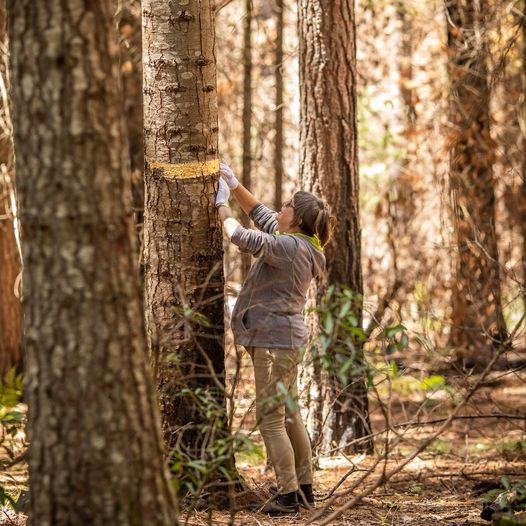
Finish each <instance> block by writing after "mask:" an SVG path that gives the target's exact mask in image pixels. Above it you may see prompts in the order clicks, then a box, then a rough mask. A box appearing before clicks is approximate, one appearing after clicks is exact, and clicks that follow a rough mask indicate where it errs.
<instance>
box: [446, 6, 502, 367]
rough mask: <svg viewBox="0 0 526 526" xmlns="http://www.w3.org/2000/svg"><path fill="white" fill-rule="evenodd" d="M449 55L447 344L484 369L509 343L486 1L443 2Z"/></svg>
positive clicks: (466, 362) (466, 361)
mask: <svg viewBox="0 0 526 526" xmlns="http://www.w3.org/2000/svg"><path fill="white" fill-rule="evenodd" d="M446 10H447V16H446V20H447V29H448V48H449V53H448V56H449V64H448V69H449V79H450V92H449V105H450V117H449V119H450V126H451V131H450V133H449V149H450V152H451V153H450V192H451V199H452V207H453V214H454V217H453V224H454V229H455V236H456V243H457V248H458V254H457V261H456V270H455V277H454V280H455V281H454V283H453V290H452V314H451V318H452V326H451V333H450V345H451V346H452V348H453V349H454V351H455V353H456V357H457V360H458V361H459V362H460V363H461V364H462V365H465V366H468V367H472V366H478V367H483V366H484V365H485V364H486V363H487V362H488V361H489V360H490V359H491V357H492V354H493V352H494V349H495V348H496V347H498V345H499V343H500V342H502V341H504V340H505V339H506V327H505V323H504V317H503V313H502V306H501V290H500V276H499V258H498V250H497V236H496V233H495V192H494V182H493V168H492V166H493V160H494V156H495V153H494V145H493V141H492V139H491V137H490V116H489V97H490V92H489V87H488V80H487V74H488V70H487V64H486V61H487V56H488V43H487V36H486V33H485V29H484V28H485V27H486V26H485V16H486V12H487V7H486V1H485V0H479V1H478V2H471V1H468V0H449V1H448V2H447V3H446Z"/></svg>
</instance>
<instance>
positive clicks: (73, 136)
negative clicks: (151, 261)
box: [8, 0, 177, 526]
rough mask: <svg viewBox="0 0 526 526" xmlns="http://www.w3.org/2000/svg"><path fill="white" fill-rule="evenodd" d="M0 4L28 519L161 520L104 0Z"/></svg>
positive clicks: (164, 517)
mask: <svg viewBox="0 0 526 526" xmlns="http://www.w3.org/2000/svg"><path fill="white" fill-rule="evenodd" d="M8 6H9V15H10V20H9V29H10V34H9V37H10V45H11V54H10V56H11V58H12V63H11V79H12V86H13V90H12V94H13V103H14V106H13V108H14V110H13V123H14V129H15V148H16V152H17V159H16V161H17V190H18V195H19V199H20V216H21V224H22V228H23V255H24V314H25V318H24V333H25V348H26V352H27V355H26V359H27V363H26V377H25V393H26V396H27V401H28V404H29V423H28V433H29V435H28V436H29V443H30V448H29V486H30V492H31V499H30V523H31V524H34V525H38V526H86V525H87V524H90V525H94V526H102V525H107V524H113V525H122V526H132V525H133V526H138V525H162V526H169V525H170V526H171V525H173V524H174V522H177V518H176V516H175V511H174V510H175V506H174V500H173V495H172V493H171V487H170V483H169V480H168V477H167V475H166V473H165V469H164V464H163V455H162V446H161V437H160V428H159V418H158V414H157V409H156V402H155V399H154V396H153V389H152V385H151V381H150V378H149V370H148V363H147V359H146V352H145V350H146V342H145V337H144V330H143V328H144V326H143V322H142V313H141V309H140V304H139V293H138V284H137V279H136V278H137V272H136V269H135V267H134V262H133V254H134V247H133V246H132V244H133V240H134V235H133V228H134V225H133V217H132V211H131V192H130V181H129V178H130V175H129V161H128V151H127V143H126V140H125V131H124V122H123V119H122V110H121V105H122V92H121V89H120V80H119V68H118V64H119V61H118V56H119V49H118V43H117V38H116V32H115V27H114V20H113V14H114V12H115V5H114V4H113V3H112V2H108V1H107V0H92V1H91V2H83V1H81V0H68V1H63V0H47V1H46V2H34V0H9V3H8Z"/></svg>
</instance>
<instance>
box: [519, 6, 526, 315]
mask: <svg viewBox="0 0 526 526" xmlns="http://www.w3.org/2000/svg"><path fill="white" fill-rule="evenodd" d="M522 13H526V0H525V1H524V2H523V8H522ZM520 17H521V18H520V19H519V21H518V23H520V24H522V75H521V80H522V103H521V108H520V110H519V111H520V115H519V127H520V131H521V135H522V182H521V185H520V195H519V201H520V205H519V211H520V214H519V217H520V221H519V223H520V229H521V234H522V283H523V285H524V284H526V23H525V22H524V19H523V14H521V15H520ZM522 294H523V303H524V306H525V308H526V292H524V289H523V293H522Z"/></svg>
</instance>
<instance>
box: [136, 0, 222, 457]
mask: <svg viewBox="0 0 526 526" xmlns="http://www.w3.org/2000/svg"><path fill="white" fill-rule="evenodd" d="M143 35H144V43H143V49H144V60H145V64H144V92H145V101H144V125H145V159H146V167H145V180H146V203H145V222H144V265H145V304H146V317H147V318H146V319H147V327H148V336H149V344H150V349H151V352H152V357H153V360H154V364H155V367H156V371H157V377H158V385H159V393H160V398H161V410H162V417H163V430H164V436H165V439H166V441H167V443H168V445H169V447H170V448H173V447H175V446H177V447H178V448H180V449H183V450H184V451H185V454H187V455H188V456H189V457H190V458H198V457H199V458H200V456H201V448H202V447H203V448H204V445H203V444H205V441H206V440H208V439H207V436H208V435H207V432H206V429H208V430H209V429H211V426H212V427H213V426H214V425H215V424H218V425H219V424H220V425H219V427H217V426H216V429H218V433H221V429H222V430H223V431H224V430H225V429H226V426H225V425H224V420H225V411H224V409H225V407H224V405H225V399H224V390H223V389H224V380H225V378H224V375H225V371H224V367H225V366H224V350H223V341H224V321H223V303H224V299H223V287H224V278H223V262H222V261H223V260H222V258H223V250H222V234H221V227H220V223H219V220H218V216H217V212H216V209H215V204H214V203H215V186H216V183H217V175H218V172H219V160H218V158H217V131H218V128H217V98H216V66H215V52H214V12H213V9H212V5H211V2H210V1H209V0H203V1H197V0H190V1H189V2H184V5H181V3H180V2H176V1H166V0H143ZM197 389H199V391H197ZM196 393H197V394H199V396H196ZM204 398H206V400H207V402H206V404H211V405H212V406H213V412H212V414H211V415H207V414H206V407H204V406H203V399H204ZM200 400H201V401H200ZM206 404H205V405H206ZM219 428H221V429H219ZM216 437H217V436H216Z"/></svg>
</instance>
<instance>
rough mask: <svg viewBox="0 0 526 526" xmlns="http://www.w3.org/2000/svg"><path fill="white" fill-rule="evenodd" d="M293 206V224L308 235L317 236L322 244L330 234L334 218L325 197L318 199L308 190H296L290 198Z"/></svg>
mask: <svg viewBox="0 0 526 526" xmlns="http://www.w3.org/2000/svg"><path fill="white" fill-rule="evenodd" d="M292 202H293V206H294V218H293V222H292V223H293V224H294V225H297V226H299V227H300V228H301V230H302V232H303V233H304V234H306V235H308V236H317V237H318V239H319V240H320V243H321V245H322V246H324V245H326V244H327V243H328V242H329V241H330V239H331V236H332V231H333V229H334V222H335V219H334V217H333V216H332V215H331V209H330V206H329V205H328V204H327V201H325V199H320V198H319V197H316V196H315V195H314V194H311V193H310V192H304V191H300V192H296V193H295V194H294V197H293V198H292Z"/></svg>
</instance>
